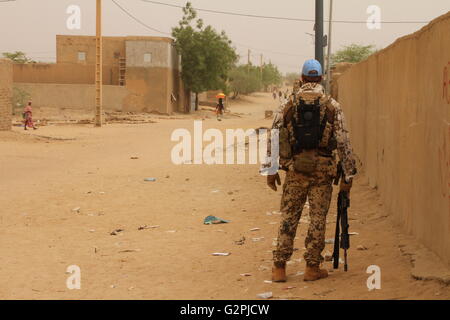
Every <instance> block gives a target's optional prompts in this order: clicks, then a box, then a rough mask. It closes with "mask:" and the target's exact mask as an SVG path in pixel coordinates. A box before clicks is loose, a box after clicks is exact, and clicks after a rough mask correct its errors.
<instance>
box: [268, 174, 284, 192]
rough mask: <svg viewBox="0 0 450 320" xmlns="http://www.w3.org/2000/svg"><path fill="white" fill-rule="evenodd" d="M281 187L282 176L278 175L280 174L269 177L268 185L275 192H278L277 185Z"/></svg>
mask: <svg viewBox="0 0 450 320" xmlns="http://www.w3.org/2000/svg"><path fill="white" fill-rule="evenodd" d="M276 184H278V185H279V186H280V185H281V179H280V175H279V174H278V172H277V173H276V174H274V175H268V176H267V185H268V186H269V187H270V188H271V189H272V190H273V191H277V185H276Z"/></svg>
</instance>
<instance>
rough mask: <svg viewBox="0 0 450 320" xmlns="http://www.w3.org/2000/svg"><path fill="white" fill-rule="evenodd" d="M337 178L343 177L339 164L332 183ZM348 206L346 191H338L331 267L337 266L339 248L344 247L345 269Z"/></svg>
mask: <svg viewBox="0 0 450 320" xmlns="http://www.w3.org/2000/svg"><path fill="white" fill-rule="evenodd" d="M339 179H343V170H342V166H341V164H339V166H338V175H337V177H336V180H335V181H334V184H335V185H337V184H338V183H339ZM348 207H350V197H349V193H348V192H346V191H340V192H339V195H338V203H337V208H338V212H337V221H336V234H335V236H334V251H333V268H334V269H338V268H339V250H340V249H344V271H347V269H348V266H347V250H348V249H349V248H350V236H349V234H348V228H349V225H348V215H347V209H348ZM341 229H342V232H341Z"/></svg>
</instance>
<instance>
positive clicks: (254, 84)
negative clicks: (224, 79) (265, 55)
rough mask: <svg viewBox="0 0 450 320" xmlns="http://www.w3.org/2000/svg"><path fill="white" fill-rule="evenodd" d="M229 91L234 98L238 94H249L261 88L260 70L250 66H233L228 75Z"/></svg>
mask: <svg viewBox="0 0 450 320" xmlns="http://www.w3.org/2000/svg"><path fill="white" fill-rule="evenodd" d="M229 79H230V81H229V89H230V91H232V92H233V97H234V98H236V97H237V96H238V95H239V94H240V93H242V94H249V93H252V92H256V91H258V90H260V89H261V88H262V81H261V69H260V68H258V67H254V66H252V65H240V66H235V67H234V68H233V69H232V70H231V71H230V73H229Z"/></svg>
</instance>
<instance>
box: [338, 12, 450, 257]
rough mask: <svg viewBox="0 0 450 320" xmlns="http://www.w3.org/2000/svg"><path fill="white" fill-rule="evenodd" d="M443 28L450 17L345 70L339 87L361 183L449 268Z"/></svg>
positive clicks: (448, 104) (449, 56) (449, 164)
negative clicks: (360, 167) (374, 191)
mask: <svg viewBox="0 0 450 320" xmlns="http://www.w3.org/2000/svg"><path fill="white" fill-rule="evenodd" d="M449 30H450V13H448V14H446V15H444V16H442V17H440V18H438V19H436V20H434V21H433V22H432V23H430V24H429V25H428V26H426V27H424V28H423V29H422V30H420V31H419V32H416V33H414V34H412V35H409V36H407V37H404V38H401V39H399V40H397V41H396V42H395V43H394V44H392V45H391V46H389V47H388V48H386V49H384V50H382V51H380V52H379V53H377V54H375V55H373V56H371V57H370V58H369V59H368V60H366V61H364V62H362V63H359V64H357V65H355V66H353V67H352V68H350V69H349V70H348V71H347V72H345V73H344V74H343V75H342V76H341V77H340V78H339V80H338V88H339V100H340V102H341V104H342V105H343V108H344V111H345V114H346V117H347V120H348V123H349V127H350V131H351V139H352V143H353V146H354V149H355V151H356V153H357V154H358V156H359V157H360V159H361V161H362V163H363V166H364V170H365V177H366V179H367V180H368V182H369V183H370V185H371V186H377V187H378V191H379V193H380V196H381V199H382V201H383V203H384V204H385V205H386V207H387V209H388V210H389V212H390V213H391V214H392V215H393V216H394V217H395V219H396V221H397V222H398V224H399V225H400V226H401V227H402V228H403V229H404V230H405V231H407V232H409V233H411V234H413V235H415V236H416V237H417V238H418V239H419V240H420V241H421V242H422V243H423V244H424V245H426V246H427V247H428V248H430V249H431V250H433V251H434V252H435V253H436V254H437V255H439V256H440V257H441V258H442V260H443V261H444V262H445V263H447V264H448V265H449V266H450V192H449V189H450V127H449V124H450V88H449V86H450V83H449V80H448V79H449V76H448V75H450V41H449ZM446 73H447V77H445V74H446Z"/></svg>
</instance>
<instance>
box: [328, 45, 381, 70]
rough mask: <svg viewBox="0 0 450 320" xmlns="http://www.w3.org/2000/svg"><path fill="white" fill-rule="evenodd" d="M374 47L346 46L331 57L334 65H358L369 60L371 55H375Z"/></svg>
mask: <svg viewBox="0 0 450 320" xmlns="http://www.w3.org/2000/svg"><path fill="white" fill-rule="evenodd" d="M375 52H376V49H375V46H374V45H368V46H363V45H359V44H354V43H353V44H351V45H349V46H344V47H343V48H342V49H340V50H338V51H336V52H335V53H334V54H333V55H332V56H331V62H332V65H335V64H336V63H340V62H351V63H357V62H360V61H363V60H365V59H367V58H368V57H369V56H370V55H371V54H373V53H375Z"/></svg>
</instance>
